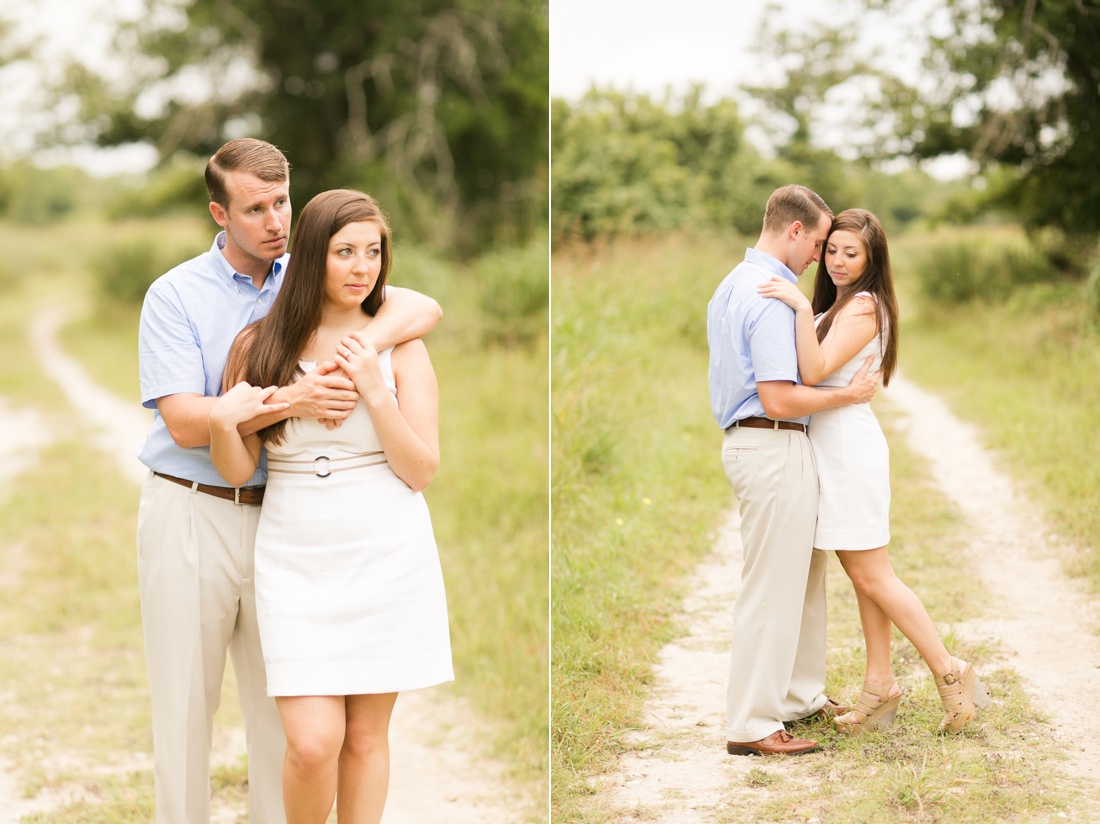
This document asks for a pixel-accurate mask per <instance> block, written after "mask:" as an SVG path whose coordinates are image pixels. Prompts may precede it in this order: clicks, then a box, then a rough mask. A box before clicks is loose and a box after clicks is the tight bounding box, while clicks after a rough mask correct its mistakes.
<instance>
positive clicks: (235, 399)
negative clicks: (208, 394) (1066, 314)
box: [210, 381, 290, 430]
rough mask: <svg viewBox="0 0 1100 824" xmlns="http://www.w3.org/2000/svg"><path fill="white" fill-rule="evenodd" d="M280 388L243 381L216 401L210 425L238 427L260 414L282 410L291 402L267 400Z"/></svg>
mask: <svg viewBox="0 0 1100 824" xmlns="http://www.w3.org/2000/svg"><path fill="white" fill-rule="evenodd" d="M278 388H279V387H277V386H268V387H266V388H265V387H261V386H252V385H250V384H248V383H246V382H245V381H241V382H240V383H238V384H237V385H236V386H234V387H233V388H231V389H230V390H229V391H228V392H226V393H225V394H224V395H222V396H221V397H220V398H218V399H217V400H216V401H215V402H214V406H213V407H212V408H211V409H210V426H211V427H224V428H225V429H227V430H228V429H236V428H237V424H240V423H244V422H245V421H250V420H252V419H253V418H255V417H257V416H258V415H266V414H268V413H269V412H282V411H283V410H284V409H286V408H287V407H288V406H290V404H288V403H280V402H273V403H268V402H267V401H268V399H269V398H270V397H271V396H272V395H273V394H275V391H276V390H277V389H278Z"/></svg>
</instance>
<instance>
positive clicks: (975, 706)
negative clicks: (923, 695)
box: [936, 658, 990, 732]
mask: <svg viewBox="0 0 1100 824" xmlns="http://www.w3.org/2000/svg"><path fill="white" fill-rule="evenodd" d="M936 689H938V690H939V691H940V699H941V700H942V701H943V721H941V722H940V730H941V731H947V732H958V731H959V730H961V729H963V727H965V726H966V725H967V724H969V723H970V722H971V721H973V720H974V717H975V716H976V715H977V714H978V710H984V709H985V708H986V707H988V706H989V704H990V699H989V693H987V692H986V691H985V687H984V686H983V685H982V682H981V681H980V680H979V679H978V674H977V673H976V672H974V668H973V667H972V666H970V665H969V664H968V663H966V661H960V660H959V659H958V658H952V659H951V672H949V673H947V675H945V676H943V678H937V679H936Z"/></svg>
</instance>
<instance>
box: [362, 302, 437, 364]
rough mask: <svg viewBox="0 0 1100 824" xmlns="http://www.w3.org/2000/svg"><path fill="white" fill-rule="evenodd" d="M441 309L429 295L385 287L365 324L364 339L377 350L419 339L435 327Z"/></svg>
mask: <svg viewBox="0 0 1100 824" xmlns="http://www.w3.org/2000/svg"><path fill="white" fill-rule="evenodd" d="M442 317H443V309H442V308H441V307H440V305H439V304H438V303H437V302H436V301H435V300H434V299H432V298H430V297H428V296H427V295H422V294H421V293H420V292H414V291H413V290H412V289H404V288H401V287H398V286H387V287H386V299H385V300H384V301H383V302H382V306H381V308H380V309H379V310H378V314H376V315H375V316H374V321H373V322H372V323H371V325H370V327H369V331H368V332H367V338H368V340H370V342H371V344H372V345H373V346H374V348H375V349H377V350H378V351H379V352H381V351H382V350H383V349H389V348H390V347H391V346H397V344H399V343H405V342H406V341H410V340H415V339H416V338H422V337H424V336H425V335H427V334H428V333H429V332H431V331H432V330H433V329H435V327H436V324H438V323H439V319H440V318H442Z"/></svg>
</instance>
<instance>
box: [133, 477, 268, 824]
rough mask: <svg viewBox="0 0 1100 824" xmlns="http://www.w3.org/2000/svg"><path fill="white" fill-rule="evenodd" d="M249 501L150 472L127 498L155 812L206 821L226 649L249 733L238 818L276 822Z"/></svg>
mask: <svg viewBox="0 0 1100 824" xmlns="http://www.w3.org/2000/svg"><path fill="white" fill-rule="evenodd" d="M259 517H260V507H258V506H237V505H235V504H234V503H233V502H232V501H224V500H220V499H218V498H214V497H212V496H210V495H205V494H203V493H201V492H192V491H191V490H190V489H188V488H186V487H184V486H180V485H178V484H174V483H171V482H170V481H165V480H163V479H161V478H157V477H155V476H153V474H152V473H150V474H149V477H148V478H147V479H146V481H145V485H144V487H143V488H142V492H141V503H140V506H139V509H138V529H137V546H138V582H139V585H140V588H141V622H142V629H143V633H144V636H145V661H146V668H147V670H148V674H149V691H150V695H151V697H152V709H153V755H154V772H155V783H156V800H157V822H158V824H209V821H210V747H211V737H212V731H213V722H214V713H215V711H216V710H217V708H218V702H219V699H220V697H221V686H222V677H223V675H224V672H225V656H226V650H228V651H229V654H230V655H232V657H233V670H234V672H235V673H236V676H237V684H238V689H239V692H240V699H241V709H242V711H243V713H244V719H245V736H246V739H247V744H248V786H249V820H250V821H251V822H252V824H285V821H286V817H285V815H284V812H283V797H282V764H283V753H284V751H285V749H286V739H285V737H284V735H283V728H282V723H281V722H280V719H279V713H278V710H277V708H276V706H275V699H273V698H269V697H268V696H267V678H266V675H265V672H264V660H263V655H262V654H261V650H260V635H259V630H258V627H257V625H256V603H255V588H254V581H253V563H252V562H253V550H254V544H255V537H256V526H257V524H258V523H259Z"/></svg>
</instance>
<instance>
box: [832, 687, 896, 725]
mask: <svg viewBox="0 0 1100 824" xmlns="http://www.w3.org/2000/svg"><path fill="white" fill-rule="evenodd" d="M897 683H898V682H897V679H896V678H894V677H893V676H890V678H889V679H888V680H886V681H880V682H879V683H877V684H872V683H871V682H870V681H865V682H864V683H863V693H862V694H861V695H860V696H859V701H858V702H856V707H855V709H854V710H852V711H851V712H849V713H845V714H844V715H839V716H837V717H836V718H834V719H833V723H834V724H836V728H837V729H838V730H840V731H841V732H843V733H845V734H847V735H860V734H861V733H864V732H867V731H868V730H884V729H887V728H888V727H891V726H893V724H894V717H895V716H896V715H897V714H898V705H899V704H900V703H901V692H898V694H897V695H890V690H892V689H893V688H894V686H895V685H896V684H897Z"/></svg>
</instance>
